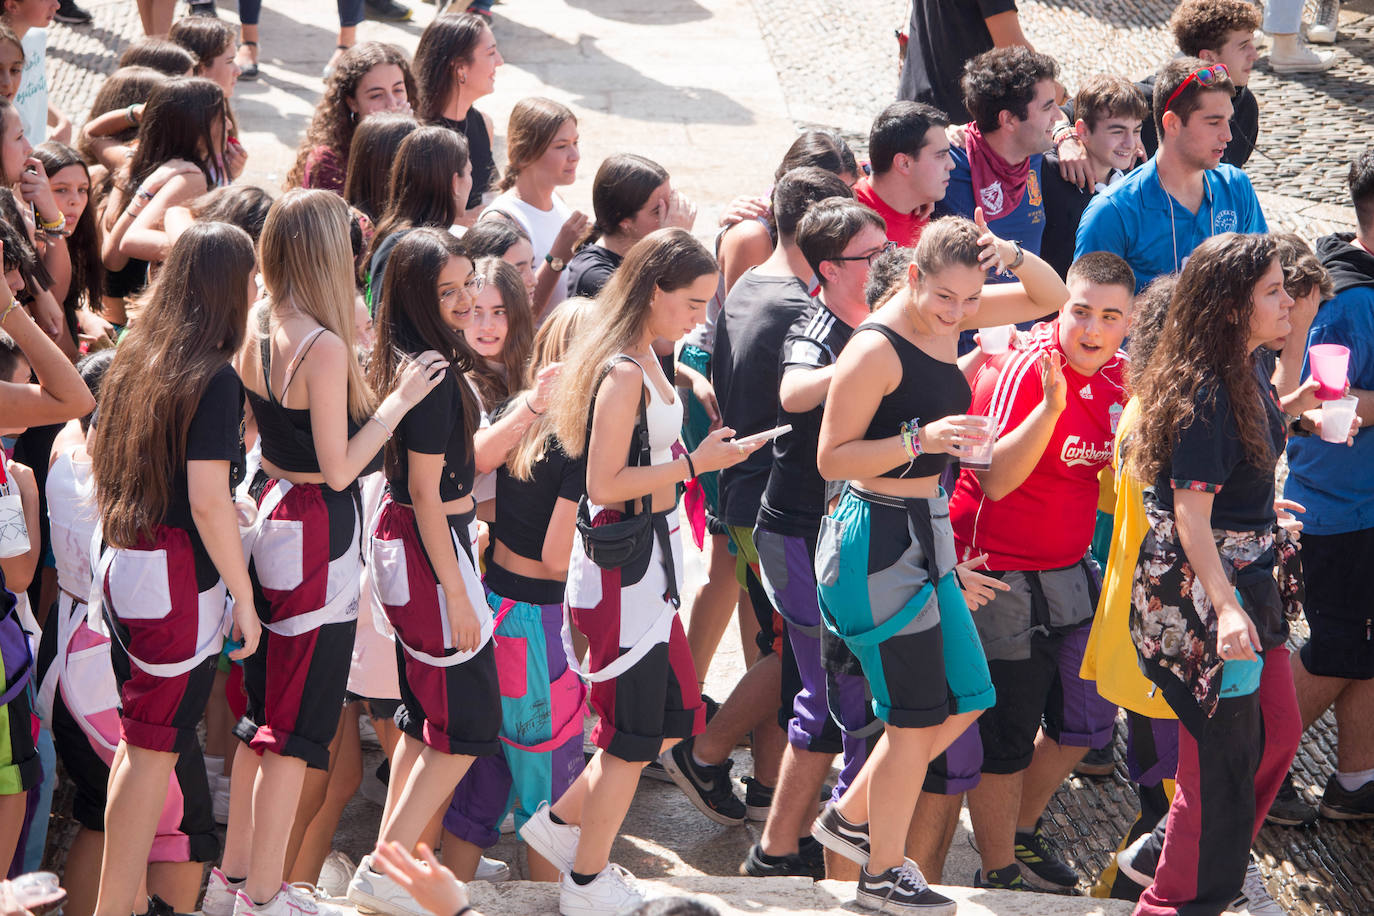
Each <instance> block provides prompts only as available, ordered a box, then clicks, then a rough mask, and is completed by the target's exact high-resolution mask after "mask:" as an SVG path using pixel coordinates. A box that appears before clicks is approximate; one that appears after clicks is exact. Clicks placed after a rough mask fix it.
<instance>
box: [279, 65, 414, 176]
mask: <svg viewBox="0 0 1374 916" xmlns="http://www.w3.org/2000/svg"><path fill="white" fill-rule="evenodd" d="M384 64H394V65H396V66H397V67H399V68H400V70H401V77H402V79H404V80H405V84H406V96H407V97H409V98H410V99H411V100H412V101H414V99H415V97H416V96H415V77H414V76H412V75H411V73H410V61H408V60H406V56H405V53H404V52H402V51H401V49H400V48H398V47H396V46H395V45H389V44H385V43H383V42H380V41H365V42H363V43H362V44H358V45H354V46H353V47H351V48H349V49H348V50H347V51H346V52H344V55H343V56H342V57H340V58H339V62H338V64H336V65H335V67H334V72H333V73H332V74H330V77H329V79H328V81H326V82H325V85H324V97H323V98H321V99H320V104H318V105H316V106H315V114H314V116H313V117H312V118H311V119H310V126H309V127H307V128H306V129H305V136H304V137H302V138H301V145H300V148H299V149H298V150H296V164H295V165H293V166H291V171H290V172H288V173H287V175H286V183H285V185H284V186H285V187H287V188H298V187H300V186H301V182H302V181H304V180H305V162H306V160H307V159H309V158H310V153H311V152H312V151H314V149H315V148H316V147H324V148H326V149H329V150H333V152H334V154H335V155H336V156H338V157H339V161H340V162H344V163H346V162H348V151H349V148H350V147H351V146H352V143H353V132H354V130H356V129H357V127H358V123H359V118H358V113H357V112H356V111H354V110H353V109H351V108H349V107H348V100H349V99H352V98H353V96H354V95H355V94H356V93H357V91H358V84H359V83H361V82H362V81H363V77H365V76H367V75H368V74H369V73H371V72H372V68H373V67H380V66H382V65H384ZM354 101H355V102H356V101H357V99H354ZM363 120H366V119H363Z"/></svg>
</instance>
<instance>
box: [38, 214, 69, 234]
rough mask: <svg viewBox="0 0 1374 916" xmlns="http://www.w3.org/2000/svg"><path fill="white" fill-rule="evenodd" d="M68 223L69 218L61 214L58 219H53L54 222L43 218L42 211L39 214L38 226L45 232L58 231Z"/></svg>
mask: <svg viewBox="0 0 1374 916" xmlns="http://www.w3.org/2000/svg"><path fill="white" fill-rule="evenodd" d="M66 225H67V218H66V217H65V216H62V215H60V214H59V215H58V217H57V219H55V220H53V221H52V222H48V221H47V220H45V219H44V218H43V214H42V213H39V214H38V228H39V229H42V230H43V231H44V232H57V231H58V230H59V229H61V228H62V227H64V226H66Z"/></svg>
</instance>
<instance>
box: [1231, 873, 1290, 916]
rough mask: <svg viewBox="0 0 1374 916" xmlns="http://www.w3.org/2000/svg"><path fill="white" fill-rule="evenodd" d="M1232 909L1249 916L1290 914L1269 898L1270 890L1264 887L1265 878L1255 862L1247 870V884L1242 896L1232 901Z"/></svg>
mask: <svg viewBox="0 0 1374 916" xmlns="http://www.w3.org/2000/svg"><path fill="white" fill-rule="evenodd" d="M1231 909H1232V910H1234V911H1235V912H1237V913H1243V914H1247V916H1287V913H1288V911H1287V910H1285V909H1284V908H1283V907H1281V906H1279V904H1278V901H1276V900H1275V899H1274V898H1273V897H1271V896H1269V888H1267V887H1265V886H1264V876H1263V875H1261V874H1260V870H1259V866H1258V865H1256V864H1255V863H1254V862H1251V863H1250V865H1249V867H1248V868H1246V869H1245V884H1244V886H1243V887H1242V888H1241V891H1240V896H1239V897H1237V898H1236V899H1235V900H1233V901H1231Z"/></svg>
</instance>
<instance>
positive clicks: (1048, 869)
mask: <svg viewBox="0 0 1374 916" xmlns="http://www.w3.org/2000/svg"><path fill="white" fill-rule="evenodd" d="M1016 861H1017V862H1018V863H1019V864H1021V865H1024V866H1025V867H1026V870H1027V871H1029V872H1030V873H1031V874H1032V875H1033V876H1034V878H1033V879H1032V882H1031V883H1033V884H1037V885H1040V886H1041V887H1042V888H1043V889H1045V890H1049V891H1052V892H1054V893H1059V894H1071V893H1073V892H1074V889H1075V888H1077V887H1078V872H1076V871H1074V870H1073V869H1072V868H1070V867H1069V865H1068V863H1067V862H1065V861H1064V860H1063V859H1061V858H1059V856H1058V855H1057V854H1056V853H1055V851H1054V849H1053V848H1052V847H1051V846H1050V844H1049V843H1048V842H1047V841H1046V840H1045V835H1044V834H1043V833H1041V832H1040V825H1039V824H1036V825H1035V829H1034V830H1033V831H1031V832H1030V833H1023V832H1021V831H1020V830H1018V831H1016ZM1036 879H1038V880H1036Z"/></svg>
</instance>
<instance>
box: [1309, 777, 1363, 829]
mask: <svg viewBox="0 0 1374 916" xmlns="http://www.w3.org/2000/svg"><path fill="white" fill-rule="evenodd" d="M1321 813H1322V817H1329V818H1331V819H1332V820H1336V821H1367V820H1371V819H1374V779H1371V780H1370V781H1369V782H1367V783H1365V784H1364V785H1362V786H1360V787H1359V788H1358V789H1355V790H1354V791H1351V790H1349V789H1347V788H1345V786H1343V785H1341V781H1340V779H1339V778H1337V776H1336V774H1335V773H1332V774H1331V778H1330V779H1328V780H1327V781H1326V791H1325V792H1323V793H1322V803H1321Z"/></svg>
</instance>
